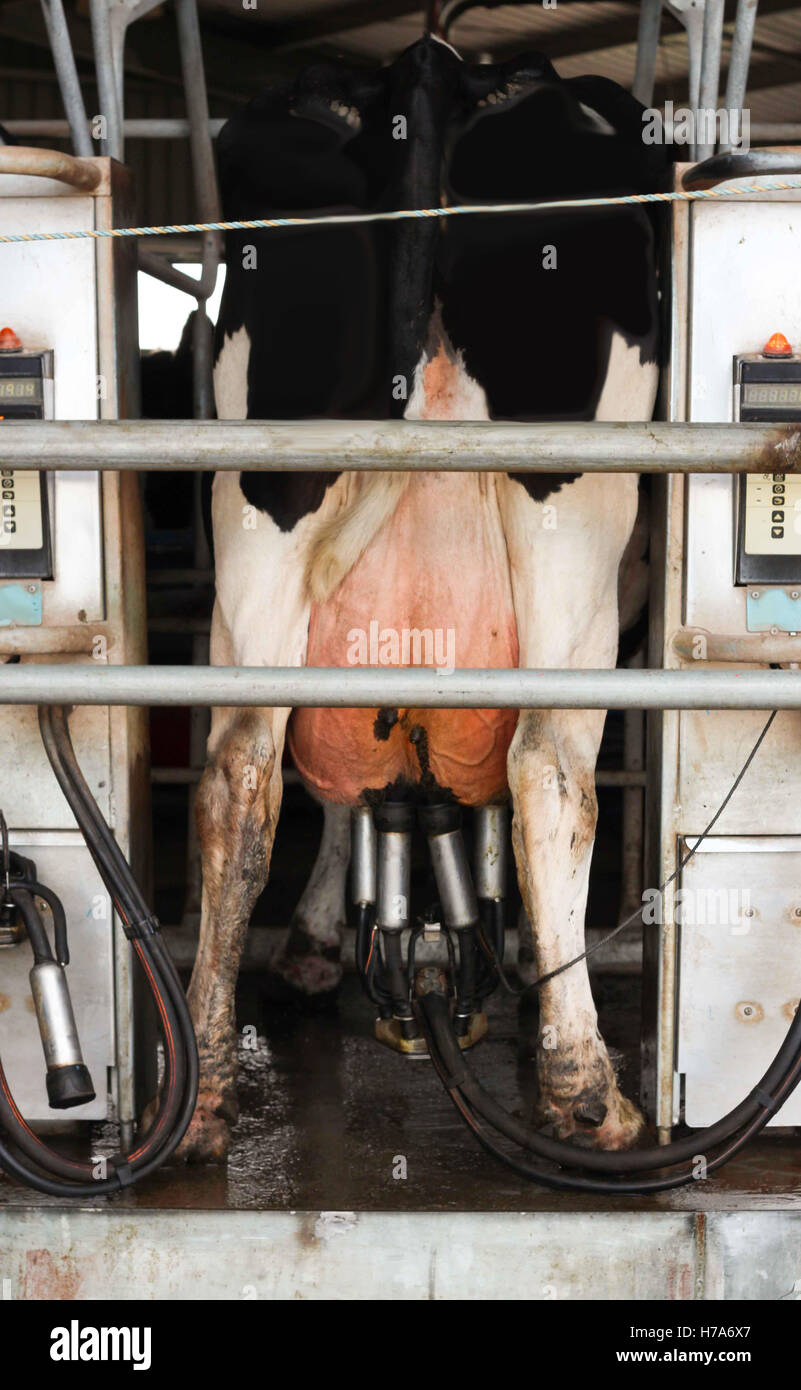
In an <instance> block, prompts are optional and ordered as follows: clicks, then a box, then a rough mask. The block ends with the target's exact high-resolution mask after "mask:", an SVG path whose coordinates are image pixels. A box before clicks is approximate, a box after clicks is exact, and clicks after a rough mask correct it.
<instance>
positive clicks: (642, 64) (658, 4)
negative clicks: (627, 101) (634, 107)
mask: <svg viewBox="0 0 801 1390" xmlns="http://www.w3.org/2000/svg"><path fill="white" fill-rule="evenodd" d="M661 23H662V0H640V20H639V26H638V29H637V59H636V63H635V66H634V82H633V83H632V87H631V94H632V96H634V97H636V98H637V100H638V101H641V102H642V104H643V106H650V105H651V103H652V102H653V99H654V78H655V75H656V54H657V49H658V48H659V30H660V27H661Z"/></svg>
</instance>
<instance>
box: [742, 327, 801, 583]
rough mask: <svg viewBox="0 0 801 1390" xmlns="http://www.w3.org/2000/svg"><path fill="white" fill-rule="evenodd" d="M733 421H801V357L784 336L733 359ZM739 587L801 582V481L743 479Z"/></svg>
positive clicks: (767, 476) (791, 477) (760, 476)
mask: <svg viewBox="0 0 801 1390" xmlns="http://www.w3.org/2000/svg"><path fill="white" fill-rule="evenodd" d="M734 401H735V405H734V418H735V419H736V420H743V421H749V420H754V421H758V422H760V423H764V424H785V423H788V424H789V423H792V422H793V421H800V422H801V355H799V354H797V353H794V352H793V349H792V347H791V346H790V344H789V342H788V341H787V339H786V338H785V336H784V334H783V333H774V334H772V336H771V337H770V338H769V339H768V341H767V342H766V344H765V346H764V348H763V349H762V352H760V353H741V354H739V355H738V356H737V357H735V359H734ZM735 582H736V583H737V584H796V583H801V477H798V476H796V475H795V474H785V473H750V474H747V475H744V476H742V477H741V478H740V480H739V487H738V508H737V552H736V567H735Z"/></svg>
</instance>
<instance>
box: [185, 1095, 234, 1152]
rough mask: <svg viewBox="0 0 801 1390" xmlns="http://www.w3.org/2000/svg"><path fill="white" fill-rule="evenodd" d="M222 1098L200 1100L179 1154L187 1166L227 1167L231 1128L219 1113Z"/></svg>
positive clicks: (202, 1098)
mask: <svg viewBox="0 0 801 1390" xmlns="http://www.w3.org/2000/svg"><path fill="white" fill-rule="evenodd" d="M222 1104H223V1102H222V1101H221V1099H220V1097H219V1096H211V1095H208V1096H204V1095H202V1094H201V1095H200V1096H198V1102H197V1105H196V1106H195V1113H194V1115H193V1116H192V1120H191V1122H190V1125H189V1128H188V1130H187V1131H186V1134H185V1135H184V1137H183V1139H182V1140H181V1142H180V1144H179V1145H178V1148H177V1150H176V1154H177V1157H178V1158H180V1159H183V1160H184V1162H185V1163H225V1160H226V1159H227V1157H228V1149H229V1147H230V1144H231V1126H230V1124H229V1123H228V1121H227V1120H226V1118H225V1116H224V1115H221V1114H220V1113H219V1111H220V1108H221V1106H222Z"/></svg>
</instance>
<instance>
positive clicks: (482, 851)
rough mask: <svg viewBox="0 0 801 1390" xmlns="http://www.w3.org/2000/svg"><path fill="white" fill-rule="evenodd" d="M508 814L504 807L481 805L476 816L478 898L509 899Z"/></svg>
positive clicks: (476, 881) (474, 845) (474, 861)
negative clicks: (507, 876) (507, 879)
mask: <svg viewBox="0 0 801 1390" xmlns="http://www.w3.org/2000/svg"><path fill="white" fill-rule="evenodd" d="M507 821H508V811H507V808H506V806H505V805H503V804H501V803H498V804H496V805H492V806H479V807H477V808H476V811H475V815H474V817H473V863H474V864H475V884H476V896H477V897H479V898H493V899H496V900H497V899H498V898H504V897H505V896H506V874H507V849H508V844H509V828H508V824H507Z"/></svg>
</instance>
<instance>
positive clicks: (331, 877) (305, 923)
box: [273, 802, 350, 1003]
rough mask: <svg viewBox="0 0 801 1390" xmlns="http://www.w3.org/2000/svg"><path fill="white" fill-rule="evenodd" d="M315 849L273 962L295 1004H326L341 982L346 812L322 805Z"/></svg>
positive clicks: (347, 849) (347, 852) (347, 837)
mask: <svg viewBox="0 0 801 1390" xmlns="http://www.w3.org/2000/svg"><path fill="white" fill-rule="evenodd" d="M323 811H324V821H323V834H322V838H321V840H320V848H319V849H318V851H317V858H316V859H315V861H314V868H313V869H312V872H311V875H310V877H309V881H308V883H307V884H306V887H305V888H304V890H303V895H302V897H301V899H300V902H299V903H298V905H297V907H296V908H295V911H294V913H293V914H292V921H291V922H290V925H289V933H288V935H287V940H286V944H285V945H284V948H283V950H282V951H281V954H280V955H279V956H278V958H277V959H276V960H275V961H274V962H273V969H274V970H275V972H276V973H277V974H278V975H279V976H280V978H281V981H282V982H283V984H284V985H285V986H286V987H287V988H288V989H289V990H290V991H291V992H292V994H293V996H294V997H295V998H297V999H298V1000H299V1001H303V1000H308V1001H310V1002H311V1001H317V1002H318V1003H319V1002H321V1001H322V1000H326V999H331V998H332V996H333V995H334V994H335V993H336V991H337V990H338V988H339V985H340V982H341V980H342V966H341V965H340V963H339V958H340V953H341V949H342V936H343V932H344V930H345V911H346V910H345V887H346V882H347V875H348V864H349V863H350V810H349V808H348V807H347V806H335V805H334V804H333V803H331V802H327V803H326V804H325V806H324V807H323Z"/></svg>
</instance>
